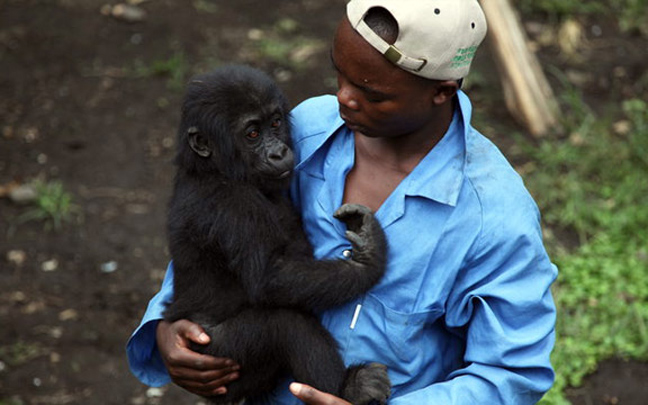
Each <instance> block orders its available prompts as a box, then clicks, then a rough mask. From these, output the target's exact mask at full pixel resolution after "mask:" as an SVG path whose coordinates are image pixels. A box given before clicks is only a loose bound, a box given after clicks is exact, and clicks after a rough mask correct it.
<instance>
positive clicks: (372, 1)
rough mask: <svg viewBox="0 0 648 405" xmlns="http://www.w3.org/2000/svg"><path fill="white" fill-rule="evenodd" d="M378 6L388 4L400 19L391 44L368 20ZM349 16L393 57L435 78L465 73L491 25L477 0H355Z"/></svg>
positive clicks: (458, 76) (454, 77) (403, 65)
mask: <svg viewBox="0 0 648 405" xmlns="http://www.w3.org/2000/svg"><path fill="white" fill-rule="evenodd" d="M374 7H381V8H384V9H386V10H387V11H389V12H390V13H391V14H392V16H393V17H394V18H395V19H396V21H397V22H398V38H397V39H396V42H395V43H394V44H393V45H390V44H388V43H387V42H386V41H385V40H383V39H382V38H380V36H378V34H376V33H375V32H374V31H373V30H372V29H371V28H369V26H368V25H367V24H366V23H365V22H364V18H365V16H366V14H367V12H368V11H369V10H370V9H372V8H374ZM347 17H348V19H349V21H350V22H351V25H352V26H353V28H354V29H355V30H356V31H357V32H358V33H359V34H360V35H362V37H363V38H364V39H365V40H367V42H369V43H370V44H371V45H372V46H373V47H374V48H376V49H377V50H378V51H379V52H380V53H382V54H383V55H384V56H385V57H386V58H387V59H388V60H389V61H391V62H392V63H394V64H396V65H398V66H399V67H400V68H402V69H404V70H406V71H408V72H411V73H413V74H415V75H418V76H422V77H425V78H428V79H435V80H458V79H461V78H463V77H465V76H466V75H467V74H468V71H469V70H470V64H471V63H472V60H473V58H474V57H475V52H476V51H477V47H478V46H479V45H480V44H481V42H482V41H483V40H484V37H485V36H486V30H487V27H486V17H485V16H484V12H483V11H482V9H481V7H480V5H479V3H478V2H477V0H351V1H349V3H348V4H347Z"/></svg>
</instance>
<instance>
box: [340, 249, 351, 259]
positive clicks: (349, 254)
mask: <svg viewBox="0 0 648 405" xmlns="http://www.w3.org/2000/svg"><path fill="white" fill-rule="evenodd" d="M342 256H344V257H345V258H347V259H350V258H351V251H350V250H349V249H347V250H345V251H344V252H342Z"/></svg>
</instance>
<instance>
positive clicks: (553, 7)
mask: <svg viewBox="0 0 648 405" xmlns="http://www.w3.org/2000/svg"><path fill="white" fill-rule="evenodd" d="M515 5H516V7H518V9H519V10H520V11H521V12H522V14H524V15H537V14H545V15H547V16H549V17H550V19H554V20H562V19H566V18H570V17H574V16H583V15H596V14H605V13H612V15H616V16H617V18H618V23H619V28H620V29H621V31H622V32H641V33H643V34H644V35H648V0H597V1H580V0H519V1H517V2H516V4H515Z"/></svg>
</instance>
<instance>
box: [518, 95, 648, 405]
mask: <svg viewBox="0 0 648 405" xmlns="http://www.w3.org/2000/svg"><path fill="white" fill-rule="evenodd" d="M562 104H563V106H564V110H565V111H567V112H568V113H567V114H566V115H565V116H566V117H568V118H567V119H566V120H565V123H564V124H565V127H566V128H567V129H568V135H567V136H564V137H562V138H560V139H556V138H552V139H548V138H547V139H543V140H541V141H536V142H534V143H532V142H531V141H528V140H525V139H523V138H522V137H520V138H519V139H518V144H520V145H523V148H522V151H523V153H525V154H527V155H528V156H530V157H531V160H532V163H531V164H530V165H526V166H525V168H526V173H525V174H524V177H525V180H526V182H527V185H528V187H529V189H530V191H531V192H532V194H533V195H534V196H535V198H536V201H537V202H538V205H539V206H540V209H541V211H542V212H543V218H544V223H545V224H546V225H547V226H548V227H549V228H550V229H554V230H568V231H570V232H573V233H574V234H576V235H577V237H578V242H579V243H578V247H577V248H575V249H574V248H572V249H570V248H568V247H566V245H564V244H561V243H560V241H559V240H558V239H555V238H554V239H549V240H548V248H549V249H550V251H551V253H552V257H553V259H554V261H555V262H556V263H557V265H558V267H559V269H560V275H559V278H558V280H557V282H556V283H555V285H554V297H555V299H556V305H557V307H558V311H559V313H558V321H557V326H556V330H557V342H556V347H555V350H554V352H553V355H552V363H553V364H554V367H555V370H556V373H557V378H556V383H555V386H554V388H553V389H552V390H551V391H550V392H549V393H548V394H547V395H546V396H545V398H544V399H543V401H542V403H543V404H545V405H550V404H566V403H568V402H567V400H566V398H565V396H564V389H565V388H566V387H568V386H574V387H577V386H579V385H580V384H581V383H582V380H583V378H584V377H585V376H586V375H587V374H589V373H591V372H593V371H594V370H595V369H596V367H597V364H598V363H600V362H601V361H603V360H605V359H607V358H611V357H620V358H626V359H636V360H648V278H647V277H646V270H647V269H648V154H647V152H648V105H646V102H645V101H643V100H639V99H630V100H626V101H625V102H623V103H622V105H621V108H617V109H616V111H614V110H613V111H610V113H609V116H606V117H598V116H596V115H595V114H594V113H593V112H592V111H591V110H590V109H589V108H588V107H587V105H585V104H584V102H583V101H582V97H581V96H580V94H579V92H578V90H576V89H574V88H567V89H566V90H565V91H564V92H563V94H562Z"/></svg>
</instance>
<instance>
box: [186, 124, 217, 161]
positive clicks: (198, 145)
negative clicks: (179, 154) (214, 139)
mask: <svg viewBox="0 0 648 405" xmlns="http://www.w3.org/2000/svg"><path fill="white" fill-rule="evenodd" d="M187 141H188V142H189V147H191V149H192V150H193V151H194V152H196V154H197V155H198V156H200V157H204V158H206V157H209V156H210V155H211V153H212V148H211V145H210V142H209V138H207V137H206V136H205V135H203V134H201V133H200V130H199V129H198V128H196V127H189V129H187Z"/></svg>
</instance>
